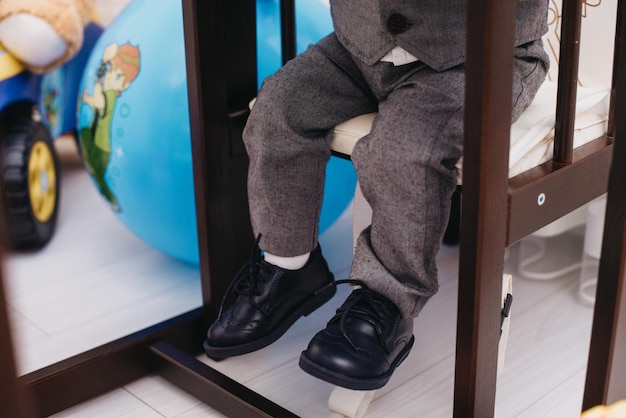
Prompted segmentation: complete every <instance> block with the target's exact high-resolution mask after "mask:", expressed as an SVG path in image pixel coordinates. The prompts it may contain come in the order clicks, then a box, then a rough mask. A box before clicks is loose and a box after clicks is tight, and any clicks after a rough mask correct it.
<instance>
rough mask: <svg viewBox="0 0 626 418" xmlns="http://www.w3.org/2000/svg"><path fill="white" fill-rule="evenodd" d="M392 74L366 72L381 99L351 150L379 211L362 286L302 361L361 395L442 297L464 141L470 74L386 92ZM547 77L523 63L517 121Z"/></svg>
mask: <svg viewBox="0 0 626 418" xmlns="http://www.w3.org/2000/svg"><path fill="white" fill-rule="evenodd" d="M376 67H378V68H379V70H377V69H376ZM394 71H395V70H392V69H391V67H384V66H380V65H375V66H373V67H372V71H367V70H364V71H363V72H364V74H365V76H366V78H368V81H370V85H371V86H379V87H380V90H379V91H376V90H377V89H374V91H375V92H376V94H377V95H378V96H380V97H382V100H381V102H380V106H379V113H378V116H377V118H376V120H375V122H374V125H373V128H372V131H371V133H370V135H368V136H366V137H365V138H363V139H361V140H360V141H359V142H358V143H357V145H356V147H355V149H354V151H353V153H352V161H353V162H354V164H355V167H356V169H357V174H358V177H359V181H360V182H361V189H362V191H363V195H364V196H365V198H366V199H367V200H368V201H369V203H370V204H371V206H372V211H373V214H372V225H371V227H370V228H367V229H366V230H365V231H364V232H363V233H362V234H361V236H360V238H359V240H358V243H357V248H356V254H355V258H354V261H353V264H352V271H351V278H352V279H355V280H360V281H362V282H363V284H362V287H361V288H360V289H357V290H355V291H353V292H352V294H351V295H350V296H349V297H348V299H347V300H346V302H344V304H343V305H342V306H341V308H340V309H339V310H338V313H337V315H335V316H334V317H333V318H332V319H331V320H330V321H329V322H328V324H327V326H326V328H325V329H323V330H322V331H320V332H319V333H317V334H316V335H315V337H313V339H312V340H311V342H310V343H309V346H308V347H307V349H306V350H305V351H304V352H303V353H302V355H301V356H300V367H301V368H302V369H303V370H305V371H306V372H308V373H310V374H312V375H313V376H316V377H318V378H320V379H323V380H326V381H328V382H331V383H334V384H337V385H340V386H344V387H347V388H349V389H356V390H371V389H377V388H379V387H381V386H383V385H385V384H386V383H387V381H388V380H389V379H390V377H391V376H392V374H393V372H394V370H395V369H396V367H398V365H399V364H400V363H401V362H402V361H403V360H404V359H405V358H406V356H407V355H408V353H409V351H410V350H411V347H412V345H413V341H414V339H415V337H414V336H413V318H414V317H416V316H417V315H418V313H419V312H420V310H421V309H422V307H423V306H424V304H425V303H426V301H427V300H428V299H429V298H430V296H432V295H433V294H434V293H435V292H436V291H437V287H438V282H437V267H436V264H435V256H436V254H437V251H438V249H439V246H440V242H441V240H442V238H443V233H444V231H445V226H446V221H447V219H448V212H449V210H450V198H451V195H452V192H453V190H454V188H455V186H456V177H457V176H456V170H455V164H456V162H457V161H458V159H459V157H460V156H461V148H462V142H463V116H464V115H463V113H464V112H463V108H464V97H463V96H464V94H463V93H464V79H465V77H464V70H463V68H462V67H457V68H454V69H451V70H448V71H446V72H443V73H437V72H434V71H432V70H430V69H428V68H425V67H422V68H421V69H418V71H414V72H413V73H412V74H410V75H409V77H407V78H405V79H404V80H403V81H402V82H401V83H396V84H394V85H393V86H392V89H391V92H389V93H387V92H386V91H385V83H380V81H381V80H386V79H389V78H388V77H386V76H387V75H389V74H390V73H391V72H394ZM544 78H545V67H544V66H543V65H542V63H541V61H540V60H537V59H528V58H527V59H520V60H516V65H515V70H514V86H513V117H514V118H516V117H517V116H519V114H520V112H521V110H522V109H523V108H524V107H525V106H527V105H528V104H529V103H530V100H531V99H532V97H533V96H534V94H535V92H536V91H537V89H538V87H539V85H540V84H541V82H542V81H543V80H544Z"/></svg>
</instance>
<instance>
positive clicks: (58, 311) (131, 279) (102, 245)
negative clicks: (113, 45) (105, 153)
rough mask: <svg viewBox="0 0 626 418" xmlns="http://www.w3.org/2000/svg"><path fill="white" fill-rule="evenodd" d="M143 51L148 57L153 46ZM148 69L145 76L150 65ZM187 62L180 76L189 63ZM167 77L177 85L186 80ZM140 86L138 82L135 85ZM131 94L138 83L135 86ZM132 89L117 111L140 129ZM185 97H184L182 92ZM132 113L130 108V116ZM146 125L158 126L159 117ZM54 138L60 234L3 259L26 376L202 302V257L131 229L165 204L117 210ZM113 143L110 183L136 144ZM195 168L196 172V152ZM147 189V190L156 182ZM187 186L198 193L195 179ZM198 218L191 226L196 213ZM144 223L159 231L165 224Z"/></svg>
mask: <svg viewBox="0 0 626 418" xmlns="http://www.w3.org/2000/svg"><path fill="white" fill-rule="evenodd" d="M128 3H130V0H115V1H112V0H96V7H97V14H98V16H99V18H98V19H99V21H100V22H102V24H103V25H105V26H106V25H108V24H109V23H110V22H111V21H112V20H113V18H114V17H115V16H116V15H117V14H118V13H119V12H120V11H121V10H122V9H123V8H124V7H125V6H127V4H128ZM181 40H182V35H181ZM140 47H141V48H142V52H144V56H146V57H147V54H148V52H147V50H148V49H149V48H148V47H145V48H144V47H143V46H140ZM144 49H145V51H144ZM181 54H184V51H181ZM147 59H148V58H146V60H147ZM182 62H183V63H184V59H183V60H182ZM145 64H147V63H145ZM145 67H146V71H145V74H146V75H148V71H147V69H148V68H149V66H148V65H145ZM182 67H183V75H184V65H183V66H182ZM138 80H140V79H138ZM170 81H171V82H172V83H174V82H176V81H177V82H178V84H177V85H180V84H181V80H180V79H178V80H174V81H172V80H170ZM140 83H141V81H137V83H136V84H139V85H140ZM182 84H184V78H183V79H182ZM140 86H141V85H140ZM183 87H184V89H186V86H183ZM135 90H139V88H138V87H135ZM89 93H90V94H91V92H89ZM132 93H133V92H132V91H131V89H129V90H128V91H125V92H122V93H121V95H120V98H119V101H118V107H117V108H118V111H119V113H118V114H116V115H114V116H113V117H114V118H115V117H119V118H123V117H125V116H132V118H130V117H129V118H128V119H129V120H131V119H133V118H134V121H135V125H139V124H144V123H145V120H144V119H142V117H141V116H140V114H141V112H140V111H141V110H142V109H141V106H134V107H133V106H132V103H130V101H131V98H132V96H131V94H132ZM137 94H140V93H139V92H138V93H137ZM124 96H126V97H124ZM122 99H126V101H123V100H122ZM182 100H183V101H184V102H186V100H187V98H186V95H185V97H183V98H182ZM185 104H186V103H185ZM129 112H131V113H132V112H134V114H131V115H129ZM148 122H150V123H151V124H152V126H157V128H156V129H159V128H158V121H149V120H148ZM166 122H167V121H165V122H164V123H166ZM123 133H126V134H127V137H132V133H131V131H130V128H128V127H126V126H121V127H118V128H117V130H116V131H115V132H113V135H122V134H123ZM153 141H154V139H153ZM54 142H55V149H56V150H57V153H58V156H59V160H60V166H61V173H62V174H61V180H60V189H61V193H60V204H59V212H58V218H57V226H56V231H55V232H54V236H53V238H52V240H51V241H50V242H49V243H48V245H46V246H45V247H44V248H42V249H40V250H37V251H29V252H24V251H10V252H7V253H6V254H5V257H4V273H5V274H4V278H5V287H6V290H7V302H8V311H9V315H10V318H11V321H12V327H13V340H14V344H15V352H16V361H17V368H18V374H20V375H22V374H27V373H30V372H33V371H35V370H38V369H40V368H42V367H45V366H48V365H50V364H54V363H56V362H58V361H60V360H63V359H66V358H69V357H71V356H74V355H77V354H80V353H82V352H84V351H86V350H89V349H91V348H95V347H98V346H100V345H102V344H105V343H107V342H110V341H112V340H115V339H118V338H120V337H123V336H125V335H128V334H130V333H133V332H136V331H139V330H141V329H144V328H146V327H148V326H150V325H153V324H156V323H159V322H162V321H164V320H166V319H169V318H171V317H174V316H176V315H179V314H181V313H184V312H187V311H189V310H191V309H194V308H197V307H199V306H201V304H202V300H201V289H200V273H199V267H198V266H197V265H196V264H197V263H196V264H194V263H193V262H191V263H188V262H184V261H180V260H179V259H177V258H175V257H172V256H170V255H168V254H167V253H164V252H162V251H159V250H157V249H155V245H153V244H155V243H154V242H151V243H150V244H148V243H147V242H146V240H145V239H140V238H138V235H142V234H143V232H142V230H141V228H139V227H136V225H135V224H137V223H138V222H139V221H138V220H137V216H140V217H141V216H144V217H146V219H151V218H150V212H152V211H159V210H163V205H164V204H163V205H161V206H156V207H149V208H147V209H146V207H141V206H140V209H139V210H142V211H143V213H139V214H135V215H133V214H131V213H130V212H131V211H132V210H131V208H130V207H129V206H128V207H124V208H122V211H121V212H120V213H116V212H115V211H114V210H111V207H110V206H111V205H109V204H108V202H106V201H105V199H103V197H102V195H101V194H100V193H99V192H98V189H97V188H96V182H95V181H94V179H93V178H91V176H90V175H89V174H88V172H87V170H86V168H85V164H84V163H83V161H82V159H81V157H80V154H79V151H78V147H77V142H76V139H75V137H74V136H61V137H59V138H57V139H55V141H54ZM155 143H156V145H155V147H156V146H159V145H160V144H158V141H156V142H155ZM188 146H189V147H190V144H188ZM112 148H113V153H117V154H116V155H117V157H118V158H120V160H119V161H120V163H119V164H115V163H114V162H113V158H114V156H112V160H111V165H110V168H111V169H112V170H113V174H112V175H113V176H114V177H113V180H115V179H118V181H119V179H120V178H123V176H124V175H127V177H129V176H130V175H131V173H125V172H123V170H128V166H125V165H123V164H122V163H121V161H122V160H121V158H122V157H124V158H127V159H129V158H131V157H132V150H131V149H130V145H128V147H116V146H115V145H113V146H112ZM142 152H143V151H142ZM146 152H147V151H146ZM189 154H190V152H189ZM163 164H164V163H163V162H162V161H155V167H157V169H156V173H157V174H158V173H162V172H164V171H167V167H166V166H164V165H163ZM189 166H190V170H191V161H190V155H189ZM145 169H146V168H145V167H139V168H138V169H137V170H138V171H139V173H132V174H133V175H136V178H138V179H145V178H146V176H147V174H146V171H145ZM114 170H118V172H115V171H114ZM115 176H117V177H115ZM141 187H142V189H141V190H144V191H145V188H146V187H150V186H149V185H142V186H141ZM189 190H191V194H190V195H191V196H193V182H191V184H190V185H189ZM164 193H166V192H164ZM163 197H165V196H163ZM135 200H141V199H135ZM163 200H165V198H164V199H163ZM140 203H141V202H140ZM131 215H133V216H135V217H134V218H133V217H132V216H131ZM194 216H195V215H194ZM192 218H193V217H192ZM133 223H134V224H133ZM193 223H194V225H195V219H193ZM148 227H151V228H150V229H158V227H159V225H154V224H153V225H148ZM161 235H162V236H161V237H160V238H159V239H160V240H169V239H172V240H174V239H175V238H174V237H173V236H171V235H168V234H166V233H162V234H161ZM142 236H143V235H142ZM157 244H158V243H157ZM176 245H178V244H176ZM157 246H158V245H157ZM195 256H196V255H194V257H195Z"/></svg>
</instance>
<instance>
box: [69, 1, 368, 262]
mask: <svg viewBox="0 0 626 418" xmlns="http://www.w3.org/2000/svg"><path fill="white" fill-rule="evenodd" d="M158 3H159V5H158V7H156V6H155V0H134V1H133V2H131V3H130V4H129V5H128V6H127V7H126V8H125V9H124V10H123V12H122V13H121V14H120V15H119V16H118V17H117V18H116V19H115V20H114V21H113V22H112V23H111V24H110V25H109V27H108V28H107V29H106V30H105V31H104V33H103V34H102V36H101V37H100V39H99V40H98V42H97V43H96V45H95V46H94V48H93V51H92V53H91V55H90V57H89V60H88V62H87V65H86V70H85V72H84V74H83V78H82V82H81V86H80V89H79V109H78V136H79V142H80V145H81V151H82V155H83V159H84V162H85V166H86V168H87V170H88V172H89V173H90V175H91V177H92V180H93V183H94V184H95V186H96V187H97V189H98V190H99V192H100V194H101V195H102V196H103V198H104V199H105V201H106V202H107V203H108V204H109V205H110V207H111V209H112V210H113V211H114V212H115V214H116V216H117V218H118V219H119V220H120V221H121V222H122V223H123V224H124V225H125V226H126V227H127V228H128V229H129V230H130V231H132V232H133V233H134V234H135V235H136V236H138V237H139V238H140V239H142V240H143V241H145V242H146V243H148V244H149V245H151V246H153V247H154V248H156V249H158V250H160V251H162V252H164V253H166V254H169V255H170V256H172V257H175V258H177V259H179V260H182V261H185V262H188V263H192V264H198V262H199V254H198V237H197V230H196V214H195V201H194V188H193V169H192V158H191V139H190V128H189V109H188V101H187V82H186V68H185V49H184V39H183V18H182V7H181V2H180V0H159V1H158ZM257 6H258V9H257V16H258V20H259V22H262V23H260V24H259V25H258V28H259V42H258V48H259V78H260V79H261V77H263V78H264V77H265V76H267V75H268V74H270V73H271V72H273V71H275V70H276V69H277V68H279V67H280V53H279V49H278V50H277V49H275V48H274V46H272V45H273V43H275V41H276V40H275V39H274V37H275V36H280V35H279V32H276V31H277V30H278V27H279V25H278V22H279V17H278V0H257ZM297 8H298V15H299V17H298V19H299V20H298V22H300V21H301V20H302V22H305V23H302V24H300V23H299V26H298V28H299V32H298V49H304V48H306V46H307V45H308V44H310V43H312V42H315V41H316V40H318V39H320V38H321V37H322V36H324V35H326V34H327V33H329V32H330V31H331V23H330V13H329V8H328V5H327V4H324V2H323V1H320V0H303V1H299V2H298V3H297ZM309 8H312V9H309ZM270 29H271V30H270ZM265 31H268V32H265ZM277 33H278V35H277ZM278 45H280V41H279V40H278ZM277 54H278V55H277ZM355 184H356V175H355V173H354V169H353V168H352V165H351V164H350V163H349V162H347V161H342V160H339V159H334V158H333V159H332V161H331V163H330V164H329V165H328V169H327V184H326V193H325V197H324V206H323V208H322V215H321V219H320V233H324V232H325V231H327V230H329V229H331V227H332V226H333V224H334V223H336V222H337V220H338V219H339V218H340V216H341V215H342V214H343V213H344V212H345V211H346V209H347V208H348V206H349V204H350V202H351V199H352V195H353V192H354V187H355ZM342 234H343V235H345V233H342ZM344 241H345V239H344ZM325 250H326V248H325Z"/></svg>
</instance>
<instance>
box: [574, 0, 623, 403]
mask: <svg viewBox="0 0 626 418" xmlns="http://www.w3.org/2000/svg"><path fill="white" fill-rule="evenodd" d="M622 9H623V7H622V8H620V9H619V10H618V16H617V34H618V36H617V43H616V48H615V50H616V66H615V70H614V74H613V85H614V96H613V97H614V99H615V104H614V106H613V108H612V111H613V112H614V113H613V115H612V116H613V117H612V121H613V123H614V126H612V127H610V128H609V132H611V133H612V134H613V140H614V145H613V163H612V164H611V172H610V177H609V188H608V196H607V207H606V216H605V223H604V236H603V240H602V253H601V257H600V267H599V270H598V286H597V290H596V304H595V310H594V315H593V328H592V331H591V344H590V347H589V361H588V364H587V380H586V383H585V394H584V397H583V409H588V408H590V407H592V406H594V405H597V404H608V403H612V402H614V401H616V400H618V399H622V398H626V366H625V365H626V289H624V287H625V286H626V279H625V278H624V276H625V275H626V273H625V272H626V188H625V187H624V178H625V176H626V166H625V165H624V161H626V134H624V130H625V129H626V99H625V95H626V79H624V77H623V68H624V65H626V16H624V14H623V12H622Z"/></svg>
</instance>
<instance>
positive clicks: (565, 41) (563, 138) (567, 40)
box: [552, 1, 583, 167]
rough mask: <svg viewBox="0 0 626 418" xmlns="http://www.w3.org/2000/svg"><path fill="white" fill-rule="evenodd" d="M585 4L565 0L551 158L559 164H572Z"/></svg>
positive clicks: (555, 163)
mask: <svg viewBox="0 0 626 418" xmlns="http://www.w3.org/2000/svg"><path fill="white" fill-rule="evenodd" d="M582 5H583V3H582V1H564V2H563V16H562V27H561V48H560V55H559V78H558V90H557V91H558V95H557V104H556V125H555V132H554V154H553V158H552V161H553V162H554V165H555V166H556V167H559V166H564V165H568V164H571V162H572V158H573V152H574V122H575V119H576V90H577V87H578V63H579V60H580V28H581V23H582Z"/></svg>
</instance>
